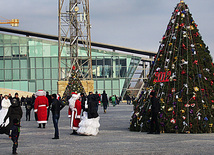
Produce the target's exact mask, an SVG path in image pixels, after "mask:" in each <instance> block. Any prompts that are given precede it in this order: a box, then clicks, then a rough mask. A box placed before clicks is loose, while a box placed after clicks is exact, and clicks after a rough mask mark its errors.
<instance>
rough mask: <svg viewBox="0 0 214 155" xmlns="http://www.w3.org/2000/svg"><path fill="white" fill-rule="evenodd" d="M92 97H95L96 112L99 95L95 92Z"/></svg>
mask: <svg viewBox="0 0 214 155" xmlns="http://www.w3.org/2000/svg"><path fill="white" fill-rule="evenodd" d="M94 96H95V102H96V108H97V111H98V106H99V101H100V96H99V94H98V93H97V91H96V93H95V94H94Z"/></svg>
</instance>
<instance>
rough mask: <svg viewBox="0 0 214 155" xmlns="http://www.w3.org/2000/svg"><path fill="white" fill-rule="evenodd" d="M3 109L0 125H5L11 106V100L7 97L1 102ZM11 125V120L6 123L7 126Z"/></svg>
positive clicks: (0, 111) (0, 112) (0, 113)
mask: <svg viewBox="0 0 214 155" xmlns="http://www.w3.org/2000/svg"><path fill="white" fill-rule="evenodd" d="M1 105H2V109H1V110H0V125H1V124H3V122H4V118H5V116H6V115H7V111H8V109H9V107H10V105H11V102H10V99H9V98H8V96H7V95H5V96H4V99H3V100H2V102H1ZM8 124H9V118H8V119H7V120H6V122H5V126H7V125H8Z"/></svg>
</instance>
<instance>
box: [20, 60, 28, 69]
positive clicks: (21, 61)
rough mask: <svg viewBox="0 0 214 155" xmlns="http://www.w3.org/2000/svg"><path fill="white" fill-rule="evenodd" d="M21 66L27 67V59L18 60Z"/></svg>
mask: <svg viewBox="0 0 214 155" xmlns="http://www.w3.org/2000/svg"><path fill="white" fill-rule="evenodd" d="M20 63H21V68H27V60H20Z"/></svg>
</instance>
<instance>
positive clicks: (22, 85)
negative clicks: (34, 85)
mask: <svg viewBox="0 0 214 155" xmlns="http://www.w3.org/2000/svg"><path fill="white" fill-rule="evenodd" d="M20 88H21V90H22V91H28V81H20Z"/></svg>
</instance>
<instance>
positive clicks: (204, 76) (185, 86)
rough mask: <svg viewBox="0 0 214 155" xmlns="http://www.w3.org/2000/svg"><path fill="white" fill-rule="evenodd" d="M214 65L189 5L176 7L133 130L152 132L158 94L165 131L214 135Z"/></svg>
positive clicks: (136, 105)
mask: <svg viewBox="0 0 214 155" xmlns="http://www.w3.org/2000/svg"><path fill="white" fill-rule="evenodd" d="M213 82H214V65H213V63H212V58H211V55H210V51H209V50H208V47H207V46H206V45H205V43H204V42H203V40H202V36H201V35H200V33H199V30H198V25H197V24H196V23H195V21H194V20H193V18H192V15H191V13H190V12H189V8H188V6H187V5H186V4H185V3H184V2H183V1H180V3H179V4H178V5H177V6H176V8H175V10H174V12H173V13H172V16H171V19H170V21H169V24H168V26H167V29H166V32H165V34H164V36H163V38H162V41H161V42H160V47H159V50H158V53H157V55H156V56H155V59H154V62H153V64H152V66H151V70H150V73H149V75H148V81H147V84H146V86H145V90H144V91H143V92H142V94H141V96H140V98H139V99H138V100H137V101H136V102H135V103H134V112H133V115H132V119H131V122H130V130H131V131H149V128H150V123H151V103H150V98H149V94H150V92H151V91H152V90H155V92H156V93H157V98H158V99H159V102H160V104H161V112H160V115H159V123H160V129H161V131H162V132H168V133H169V132H175V133H185V132H188V133H189V132H191V133H209V132H213V131H214V128H213V121H214V118H213V115H214V84H213Z"/></svg>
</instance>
